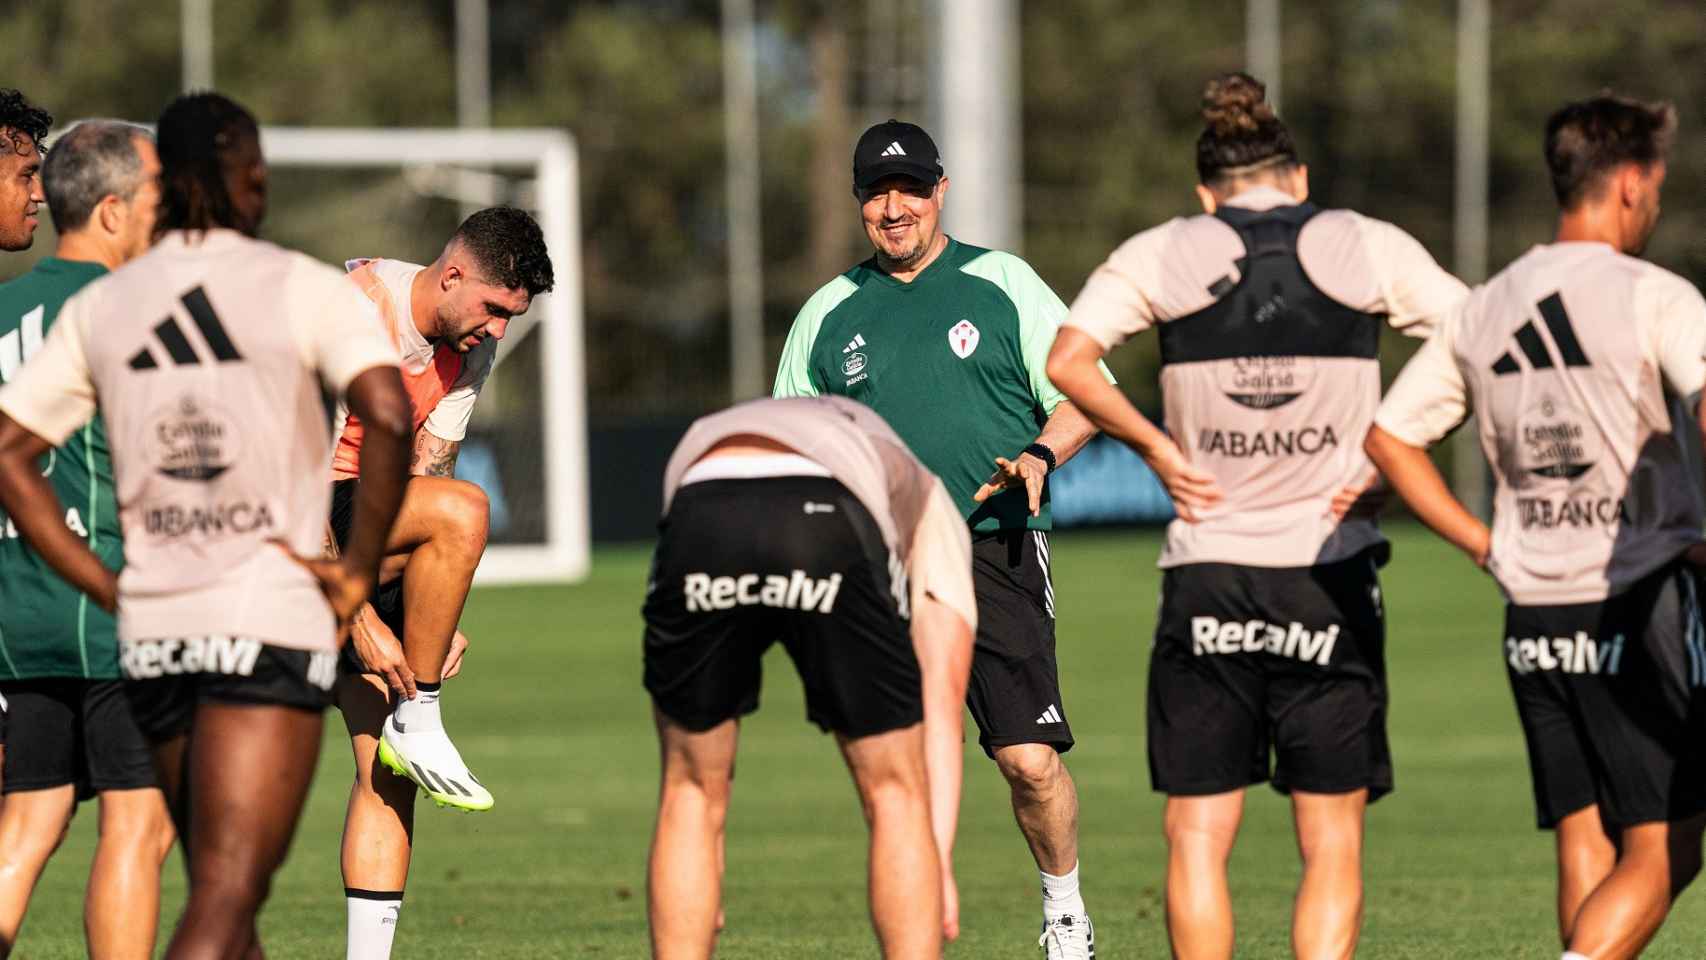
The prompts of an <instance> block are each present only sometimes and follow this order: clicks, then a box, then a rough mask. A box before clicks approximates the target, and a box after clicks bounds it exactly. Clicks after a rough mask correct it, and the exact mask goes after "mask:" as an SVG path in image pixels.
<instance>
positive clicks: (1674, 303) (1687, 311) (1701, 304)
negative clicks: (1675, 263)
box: [1637, 274, 1706, 397]
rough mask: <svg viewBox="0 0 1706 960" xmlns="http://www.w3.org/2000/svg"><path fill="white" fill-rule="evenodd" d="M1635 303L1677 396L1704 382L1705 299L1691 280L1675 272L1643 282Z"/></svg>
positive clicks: (1688, 393) (1693, 391)
mask: <svg viewBox="0 0 1706 960" xmlns="http://www.w3.org/2000/svg"><path fill="white" fill-rule="evenodd" d="M1643 286H1644V287H1646V289H1645V290H1643V291H1642V294H1640V296H1641V300H1642V302H1641V303H1640V304H1638V305H1637V309H1639V310H1640V314H1639V315H1640V316H1641V317H1642V318H1643V319H1644V320H1645V321H1646V323H1645V326H1646V327H1647V329H1648V330H1649V331H1651V333H1650V337H1651V339H1650V341H1649V342H1650V343H1651V344H1652V350H1653V353H1654V355H1655V359H1656V360H1657V361H1658V367H1659V370H1660V371H1661V372H1662V373H1663V374H1664V378H1665V385H1666V386H1667V387H1669V388H1670V391H1671V392H1672V393H1674V394H1676V395H1677V396H1679V397H1690V396H1693V395H1694V394H1696V393H1699V392H1700V389H1701V387H1703V386H1706V299H1702V298H1701V296H1700V291H1699V290H1696V289H1695V288H1694V284H1692V283H1689V282H1688V281H1687V280H1684V279H1682V278H1681V277H1677V276H1674V275H1668V274H1666V275H1664V282H1663V283H1651V282H1649V284H1644V285H1643Z"/></svg>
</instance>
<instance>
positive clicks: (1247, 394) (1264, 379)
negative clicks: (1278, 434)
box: [1215, 357, 1315, 410]
mask: <svg viewBox="0 0 1706 960" xmlns="http://www.w3.org/2000/svg"><path fill="white" fill-rule="evenodd" d="M1215 373H1216V376H1217V378H1218V379H1219V381H1220V392H1221V393H1224V394H1226V398H1227V399H1228V400H1231V401H1232V402H1234V403H1236V404H1239V405H1240V406H1245V407H1249V408H1250V409H1252V410H1272V409H1274V408H1275V407H1283V406H1285V405H1286V404H1288V403H1290V402H1292V401H1293V400H1296V399H1297V398H1298V397H1301V396H1303V394H1304V393H1306V392H1307V391H1308V390H1309V388H1310V387H1311V386H1313V385H1314V383H1315V359H1314V358H1313V357H1233V358H1231V359H1229V360H1225V361H1222V362H1220V363H1217V364H1215Z"/></svg>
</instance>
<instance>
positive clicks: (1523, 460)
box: [1517, 396, 1600, 480]
mask: <svg viewBox="0 0 1706 960" xmlns="http://www.w3.org/2000/svg"><path fill="white" fill-rule="evenodd" d="M1586 420H1587V418H1586V417H1583V416H1582V415H1581V413H1580V412H1579V411H1577V410H1576V409H1575V408H1574V407H1571V406H1570V405H1569V404H1567V403H1564V402H1563V401H1560V400H1556V399H1554V398H1553V397H1551V396H1543V397H1541V399H1540V403H1539V404H1538V405H1537V406H1535V407H1534V408H1532V409H1530V410H1529V411H1528V412H1527V413H1526V414H1524V415H1523V417H1522V419H1521V420H1520V421H1519V422H1518V438H1517V444H1518V446H1517V459H1518V462H1519V463H1520V464H1521V466H1522V469H1523V470H1524V471H1525V472H1527V473H1529V474H1531V475H1533V476H1536V477H1544V478H1546V479H1549V480H1574V479H1576V478H1577V477H1580V476H1581V475H1582V474H1584V473H1587V472H1588V471H1589V470H1592V469H1593V465H1594V462H1595V461H1596V460H1598V459H1599V455H1600V450H1599V434H1598V432H1597V431H1596V430H1595V429H1593V428H1592V426H1591V424H1587V423H1586Z"/></svg>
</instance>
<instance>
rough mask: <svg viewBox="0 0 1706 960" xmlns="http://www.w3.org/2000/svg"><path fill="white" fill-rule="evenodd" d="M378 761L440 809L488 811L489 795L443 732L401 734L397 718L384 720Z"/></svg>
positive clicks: (489, 805) (489, 807)
mask: <svg viewBox="0 0 1706 960" xmlns="http://www.w3.org/2000/svg"><path fill="white" fill-rule="evenodd" d="M379 762H380V763H383V764H385V766H387V767H390V768H391V772H392V773H395V774H397V775H398V776H400V777H408V778H409V779H410V780H413V781H414V782H415V783H416V784H417V785H419V786H420V788H421V791H422V792H424V793H425V794H426V795H427V796H428V797H430V798H431V799H432V802H433V803H435V804H438V805H439V806H441V807H455V808H456V809H458V810H463V811H478V810H490V809H491V808H492V794H491V791H489V790H487V789H486V788H485V787H484V786H482V785H481V784H480V781H478V780H476V779H474V774H473V773H471V772H469V770H468V765H467V764H465V763H463V762H462V755H461V754H460V753H458V752H457V751H456V744H454V743H451V742H450V737H449V736H447V735H446V734H445V732H444V730H443V729H438V730H421V731H419V732H413V733H404V732H403V731H401V730H399V729H398V728H397V718H396V717H394V716H391V717H386V718H385V727H384V729H383V730H382V731H381V733H380V735H379Z"/></svg>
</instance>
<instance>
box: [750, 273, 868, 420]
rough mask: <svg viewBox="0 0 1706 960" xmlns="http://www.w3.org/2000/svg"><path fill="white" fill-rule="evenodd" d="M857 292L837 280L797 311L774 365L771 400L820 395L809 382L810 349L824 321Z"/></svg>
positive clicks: (841, 279) (854, 286) (843, 280)
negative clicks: (773, 398)
mask: <svg viewBox="0 0 1706 960" xmlns="http://www.w3.org/2000/svg"><path fill="white" fill-rule="evenodd" d="M858 290H859V286H858V284H855V283H854V282H853V281H851V280H849V279H847V278H846V277H836V278H835V279H834V280H831V281H830V282H828V283H826V284H824V285H823V286H822V287H821V288H819V289H818V291H817V292H816V293H814V294H812V296H811V299H810V300H807V301H806V303H805V306H803V307H801V308H800V312H799V314H797V315H796V316H795V317H794V325H793V326H792V327H789V328H788V342H787V343H785V344H783V345H782V360H781V362H780V363H778V364H777V365H776V384H775V386H774V387H773V388H772V390H771V394H772V395H773V396H776V397H815V396H818V395H819V394H821V393H822V392H823V391H822V390H819V389H818V385H817V383H816V382H815V381H813V380H812V347H813V346H814V345H815V344H816V343H817V333H818V331H819V330H820V329H822V327H823V318H824V317H827V316H829V313H830V311H831V310H834V309H835V308H836V307H838V306H840V305H841V301H843V300H845V299H847V298H848V297H850V296H852V295H853V294H854V293H856V292H858Z"/></svg>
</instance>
